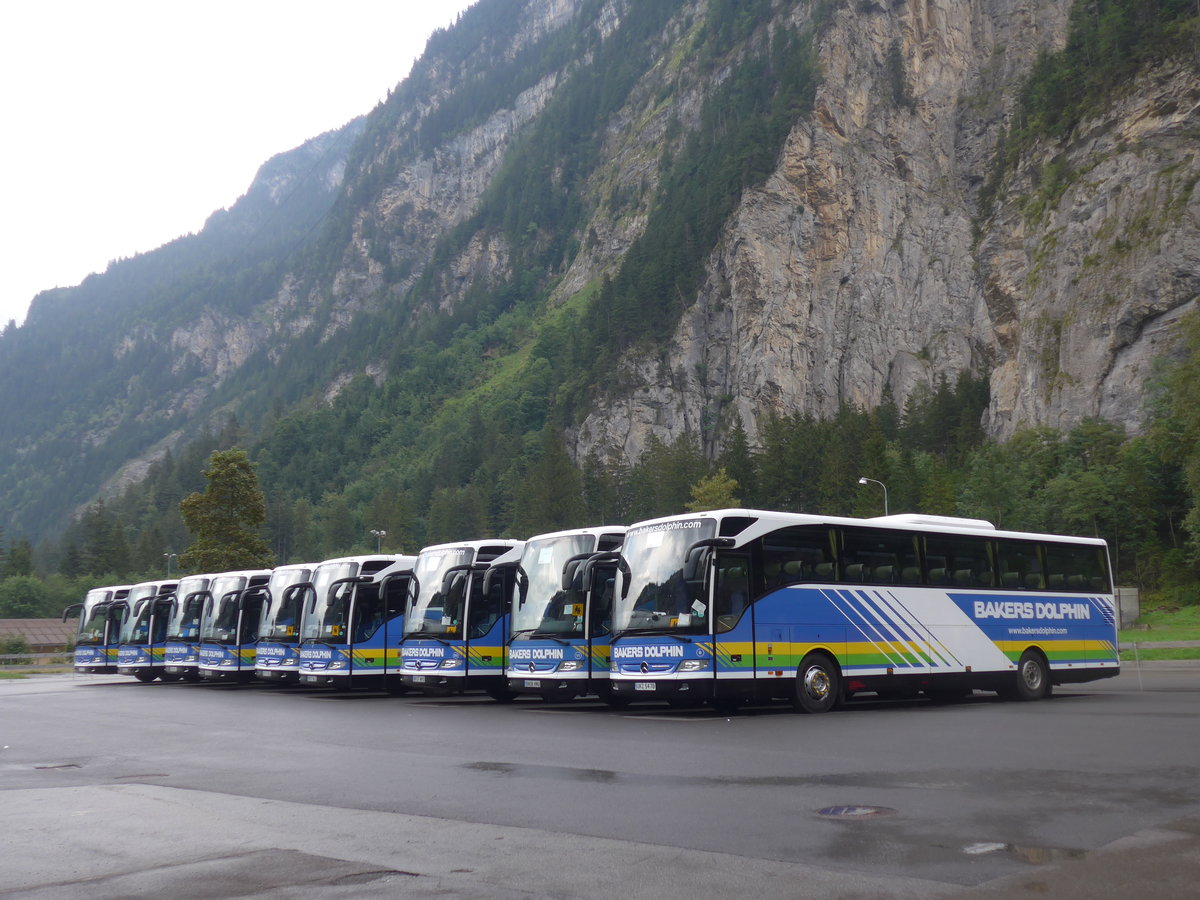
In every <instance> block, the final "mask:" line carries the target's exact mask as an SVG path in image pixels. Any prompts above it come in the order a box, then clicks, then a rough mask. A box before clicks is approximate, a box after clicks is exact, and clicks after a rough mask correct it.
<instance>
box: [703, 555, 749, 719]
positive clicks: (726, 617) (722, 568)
mask: <svg viewBox="0 0 1200 900" xmlns="http://www.w3.org/2000/svg"><path fill="white" fill-rule="evenodd" d="M706 552H707V553H710V554H712V556H711V558H710V562H709V565H707V566H705V569H706V570H707V571H708V572H709V575H710V577H709V585H708V589H709V598H710V604H711V609H712V615H711V616H710V625H711V628H712V655H713V666H712V673H713V677H714V678H715V679H716V683H715V685H714V692H713V696H714V697H718V698H720V697H745V696H749V695H751V694H753V692H754V683H755V674H756V673H755V669H756V666H755V646H754V610H753V607H752V605H751V603H750V598H751V584H752V582H751V579H750V555H749V554H748V553H741V552H731V551H727V550H720V551H717V550H708V551H706Z"/></svg>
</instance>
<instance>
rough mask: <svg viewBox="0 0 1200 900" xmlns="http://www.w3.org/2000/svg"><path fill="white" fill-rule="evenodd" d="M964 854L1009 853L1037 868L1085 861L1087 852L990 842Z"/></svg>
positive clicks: (966, 849) (970, 845) (966, 850)
mask: <svg viewBox="0 0 1200 900" xmlns="http://www.w3.org/2000/svg"><path fill="white" fill-rule="evenodd" d="M963 853H966V854H967V855H969V856H983V855H986V854H989V853H1008V854H1011V855H1012V856H1015V857H1016V858H1017V859H1020V860H1023V861H1024V862H1027V863H1030V864H1031V865H1035V866H1045V865H1049V864H1050V863H1056V862H1064V861H1065V860H1070V859H1083V858H1084V857H1085V856H1087V851H1086V850H1079V849H1076V848H1074V847H1030V846H1025V845H1024V844H1005V843H1001V842H998V841H988V842H982V843H978V844H969V845H967V846H966V847H963Z"/></svg>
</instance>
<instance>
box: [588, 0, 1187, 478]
mask: <svg viewBox="0 0 1200 900" xmlns="http://www.w3.org/2000/svg"><path fill="white" fill-rule="evenodd" d="M1068 10H1069V4H1068V3H1066V2H1061V0H1059V2H1054V0H975V2H969V0H963V2H959V0H914V2H900V3H896V4H890V5H889V4H883V3H875V4H855V5H853V6H849V7H843V8H841V9H840V10H838V11H837V12H836V14H835V15H834V17H833V21H832V24H831V25H830V27H829V28H828V29H827V30H826V31H825V32H824V34H823V39H822V41H821V44H820V64H821V69H822V73H823V83H822V86H821V88H820V90H819V93H818V97H817V103H816V108H815V111H814V115H813V116H812V117H811V119H809V120H806V121H803V122H799V123H797V125H796V127H795V128H794V129H793V131H792V133H791V136H790V138H789V139H788V141H787V144H786V147H785V149H784V151H783V153H782V154H781V156H780V159H779V164H778V167H777V169H776V171H775V172H774V174H773V175H772V176H771V177H770V178H769V179H768V180H767V182H766V183H765V184H764V185H763V186H762V187H761V188H760V189H758V190H753V191H748V192H746V194H745V196H744V197H743V199H742V202H741V204H740V206H739V208H738V210H737V212H736V214H735V215H734V216H733V218H732V219H731V221H730V222H729V223H728V226H727V228H726V229H725V231H724V234H723V237H722V240H721V242H720V246H719V247H718V248H717V250H716V252H715V253H714V254H713V255H712V256H711V258H710V260H709V263H708V267H707V271H708V275H707V278H706V281H705V284H704V286H703V288H702V290H701V291H700V293H699V295H698V296H697V298H696V302H695V303H694V305H692V306H691V308H690V309H689V310H688V311H687V313H686V314H685V315H684V317H683V319H682V321H681V322H680V324H679V327H678V329H677V330H676V332H675V334H674V336H673V338H672V340H671V341H670V343H669V346H667V347H664V348H663V350H662V353H661V355H660V356H658V357H656V358H646V357H645V356H644V355H642V356H639V355H634V354H631V355H628V356H627V357H626V358H625V359H624V360H623V362H622V366H623V369H624V371H625V375H626V376H627V378H628V379H632V380H633V382H634V383H635V384H636V385H637V386H636V387H635V388H634V389H633V390H632V391H630V392H629V393H628V394H627V395H625V396H621V397H616V398H610V399H608V400H606V401H604V402H603V403H602V404H601V405H600V406H599V407H598V408H597V409H596V410H595V411H594V412H593V413H592V414H591V415H590V416H588V417H587V419H586V421H584V423H583V424H582V426H581V427H580V428H579V429H578V433H577V435H576V451H577V453H578V454H579V455H580V456H582V455H584V454H586V453H587V452H588V451H589V450H591V449H592V448H594V447H596V446H597V445H606V446H611V447H616V448H620V449H622V450H623V451H624V452H625V453H626V454H628V455H630V456H633V457H636V455H637V454H638V453H639V452H640V451H641V449H642V448H643V447H644V445H645V442H646V440H647V438H648V437H649V436H650V435H655V436H657V437H658V438H659V439H661V440H664V441H668V442H669V441H671V440H673V439H675V438H677V437H678V436H679V435H681V434H683V433H685V432H691V433H695V434H699V435H701V436H702V437H703V439H704V441H705V446H706V449H707V451H708V452H709V453H715V452H716V451H717V450H718V449H719V447H718V445H719V441H720V437H721V432H722V429H721V428H720V427H719V426H721V425H727V424H728V423H729V422H730V421H731V420H732V419H733V418H734V417H737V418H740V419H741V420H742V421H743V423H744V424H745V426H746V430H747V432H748V433H749V434H750V435H751V437H753V436H754V434H755V433H756V431H757V427H758V425H759V423H761V421H762V419H763V417H764V416H766V415H768V414H770V413H772V412H779V413H789V412H794V411H801V412H810V413H813V414H816V415H829V414H831V413H832V412H834V411H835V410H836V408H837V406H838V405H839V404H841V403H854V404H858V405H860V406H864V407H870V406H873V405H875V404H876V403H878V402H879V400H880V398H881V396H882V395H883V392H884V389H885V388H890V389H891V391H892V393H893V395H894V396H895V397H896V398H897V400H898V401H899V402H900V403H901V404H903V402H904V400H905V399H906V398H907V397H908V396H909V394H910V393H911V392H912V391H913V390H914V388H915V387H916V386H917V385H921V384H924V385H932V384H933V383H935V382H936V379H938V378H939V377H941V376H947V377H950V378H953V377H954V376H955V375H956V374H957V373H959V372H961V371H963V370H972V371H975V372H990V373H991V382H992V403H991V408H990V410H989V412H988V415H987V425H988V428H989V430H990V431H991V433H992V434H993V435H995V436H997V437H1005V436H1007V435H1009V434H1011V433H1012V432H1013V431H1014V430H1015V429H1017V428H1020V427H1022V426H1027V425H1035V424H1047V425H1053V426H1056V427H1069V426H1070V425H1072V424H1074V423H1075V422H1077V421H1079V420H1080V419H1081V418H1083V417H1086V416H1096V415H1098V416H1103V417H1105V418H1109V419H1112V420H1114V421H1117V422H1119V423H1120V424H1122V425H1123V426H1125V427H1126V428H1128V429H1137V428H1138V427H1139V426H1140V425H1141V424H1142V423H1143V421H1144V416H1145V410H1144V399H1145V390H1146V382H1147V378H1148V376H1149V374H1150V370H1151V368H1152V366H1153V364H1154V360H1155V358H1156V357H1158V356H1160V355H1161V354H1163V353H1164V352H1167V351H1169V344H1170V334H1171V328H1170V325H1171V323H1172V322H1173V321H1174V319H1175V317H1177V316H1178V314H1179V313H1180V312H1181V310H1183V309H1184V308H1185V307H1186V306H1188V305H1189V304H1190V303H1192V302H1193V301H1194V300H1195V299H1196V297H1197V294H1198V287H1200V282H1198V272H1200V266H1197V253H1198V251H1200V234H1198V233H1197V226H1198V225H1200V214H1198V213H1200V205H1198V199H1197V197H1196V195H1195V191H1194V186H1195V183H1196V180H1197V167H1198V166H1200V161H1198V160H1197V155H1196V152H1195V149H1196V146H1197V144H1196V140H1195V138H1196V134H1197V127H1198V125H1200V120H1198V118H1197V95H1198V91H1200V86H1198V85H1197V82H1196V79H1195V73H1194V71H1192V70H1188V69H1183V68H1180V67H1178V66H1175V67H1171V66H1164V67H1162V69H1161V70H1156V71H1153V72H1150V73H1147V74H1145V75H1144V76H1142V77H1140V78H1139V79H1138V80H1137V82H1136V83H1135V84H1134V85H1132V86H1131V88H1130V90H1129V92H1128V94H1127V95H1126V96H1125V97H1124V98H1123V99H1122V100H1121V102H1120V103H1118V104H1117V105H1115V106H1113V107H1112V108H1111V109H1109V110H1107V111H1106V112H1105V114H1104V115H1103V117H1101V118H1098V119H1096V120H1094V121H1090V122H1088V123H1087V124H1086V127H1085V128H1083V129H1082V130H1081V133H1079V134H1077V135H1076V136H1075V138H1074V140H1072V142H1071V143H1070V145H1069V146H1066V147H1060V146H1058V145H1054V146H1038V147H1036V148H1035V150H1034V152H1033V153H1031V154H1029V155H1027V156H1026V157H1024V158H1023V159H1022V160H1021V163H1020V165H1019V166H1018V168H1017V170H1016V171H1015V172H1013V173H1012V174H1011V175H1010V177H1009V178H1008V179H1007V180H1006V182H1005V184H1004V190H1003V192H1002V196H1003V198H1004V199H1003V200H1002V202H1001V203H999V204H998V206H997V208H996V209H995V210H994V212H993V213H992V214H991V215H990V216H989V217H987V218H985V219H984V220H983V221H982V222H978V219H979V216H980V211H979V209H978V195H979V189H980V186H981V185H982V183H983V182H984V180H985V178H986V176H987V174H988V170H989V166H990V165H991V164H992V158H993V156H994V154H995V152H996V149H997V145H998V141H999V139H1000V136H1001V134H1002V133H1003V129H1004V128H1005V127H1006V126H1007V124H1008V120H1009V118H1010V117H1011V115H1012V112H1013V109H1014V106H1015V103H1016V96H1017V91H1018V88H1019V86H1020V83H1021V81H1022V79H1023V78H1024V77H1025V76H1026V74H1027V73H1028V71H1029V69H1030V67H1031V66H1032V65H1033V62H1034V61H1035V59H1036V58H1037V55H1038V54H1039V53H1040V52H1042V51H1046V50H1054V49H1057V48H1058V47H1060V46H1061V44H1062V42H1063V40H1064V39H1065V34H1066V28H1067V13H1068ZM1060 155H1061V156H1064V157H1065V158H1066V161H1067V165H1066V166H1065V167H1064V171H1068V172H1070V173H1071V177H1070V178H1069V179H1068V183H1067V184H1066V185H1065V186H1064V187H1063V189H1062V190H1061V192H1060V193H1059V194H1058V196H1056V197H1053V198H1051V202H1048V203H1045V204H1044V206H1043V208H1042V209H1041V211H1040V212H1039V213H1034V212H1031V208H1032V207H1033V206H1034V204H1033V203H1031V200H1030V198H1031V197H1033V198H1036V196H1037V194H1038V173H1039V172H1040V171H1041V170H1042V169H1043V168H1044V166H1045V165H1046V164H1048V163H1049V162H1050V160H1051V159H1053V158H1056V157H1058V156H1060ZM975 228H977V229H978V236H977V237H976V236H975V234H973V231H974V230H975Z"/></svg>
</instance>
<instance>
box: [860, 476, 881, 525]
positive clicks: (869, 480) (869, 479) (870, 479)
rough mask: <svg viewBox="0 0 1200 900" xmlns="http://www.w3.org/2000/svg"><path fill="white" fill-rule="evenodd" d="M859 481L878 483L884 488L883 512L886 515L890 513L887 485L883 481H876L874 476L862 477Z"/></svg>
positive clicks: (862, 482) (861, 482)
mask: <svg viewBox="0 0 1200 900" xmlns="http://www.w3.org/2000/svg"><path fill="white" fill-rule="evenodd" d="M858 483H859V484H877V485H879V486H880V487H881V488H883V514H884V515H885V516H886V515H887V514H888V498H887V485H886V484H884V483H883V482H882V481H876V480H875V479H874V478H860V479H858Z"/></svg>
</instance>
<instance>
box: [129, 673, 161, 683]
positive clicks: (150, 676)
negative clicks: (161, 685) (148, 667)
mask: <svg viewBox="0 0 1200 900" xmlns="http://www.w3.org/2000/svg"><path fill="white" fill-rule="evenodd" d="M133 677H134V678H136V679H137V680H138V681H140V682H141V683H142V684H149V683H150V682H151V681H153V680H154V679H155V678H157V677H158V673H157V672H135V673H134V674H133Z"/></svg>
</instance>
